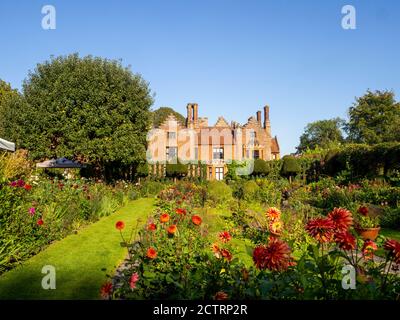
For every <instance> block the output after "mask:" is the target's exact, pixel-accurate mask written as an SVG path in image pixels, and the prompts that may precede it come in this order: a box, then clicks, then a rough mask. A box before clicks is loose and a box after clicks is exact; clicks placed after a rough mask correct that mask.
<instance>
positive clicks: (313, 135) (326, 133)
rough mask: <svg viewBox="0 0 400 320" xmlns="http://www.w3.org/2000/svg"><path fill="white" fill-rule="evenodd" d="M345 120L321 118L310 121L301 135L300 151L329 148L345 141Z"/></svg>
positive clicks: (298, 148) (298, 149)
mask: <svg viewBox="0 0 400 320" xmlns="http://www.w3.org/2000/svg"><path fill="white" fill-rule="evenodd" d="M343 124H344V121H343V120H342V119H340V118H334V119H330V120H319V121H315V122H311V123H309V124H308V125H307V126H306V128H305V130H304V133H303V134H302V135H301V137H300V144H299V146H298V147H297V151H298V153H301V152H304V151H306V150H308V149H311V150H314V149H316V148H322V149H328V148H331V147H332V146H337V145H339V144H340V143H342V142H343V141H344V138H343V134H342V130H341V127H342V126H343Z"/></svg>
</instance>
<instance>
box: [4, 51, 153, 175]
mask: <svg viewBox="0 0 400 320" xmlns="http://www.w3.org/2000/svg"><path fill="white" fill-rule="evenodd" d="M23 94H24V97H25V100H26V103H21V104H19V105H18V106H16V107H15V108H14V112H13V113H14V114H13V116H14V118H13V119H10V123H11V120H12V124H13V126H12V127H11V128H9V129H10V130H9V131H10V132H13V135H14V137H13V138H14V139H15V141H16V142H17V144H18V145H19V146H22V147H25V148H27V149H28V150H29V151H30V156H31V157H32V158H34V159H42V158H53V157H68V158H74V159H78V160H81V161H85V162H89V163H92V164H94V165H95V166H96V167H97V168H100V169H103V168H104V166H106V165H107V164H108V165H111V164H113V165H114V166H117V165H118V164H123V165H125V164H130V163H135V162H136V163H138V162H140V161H142V160H143V159H145V152H146V132H147V131H148V129H149V127H150V121H151V114H150V111H149V108H150V106H151V104H152V103H153V99H152V96H151V94H150V89H149V87H148V84H147V83H146V82H145V81H144V80H143V79H142V77H141V76H140V75H137V74H133V73H132V72H131V70H130V69H128V68H124V67H122V65H121V63H120V62H119V61H114V60H107V59H102V58H96V57H92V56H87V57H84V58H80V57H79V56H78V54H72V55H69V56H65V57H64V56H62V57H57V58H52V59H51V60H50V61H46V62H44V63H42V64H38V65H37V67H36V69H35V70H34V71H33V72H31V73H30V74H29V76H28V78H27V79H26V80H25V81H24V84H23ZM9 116H10V115H9Z"/></svg>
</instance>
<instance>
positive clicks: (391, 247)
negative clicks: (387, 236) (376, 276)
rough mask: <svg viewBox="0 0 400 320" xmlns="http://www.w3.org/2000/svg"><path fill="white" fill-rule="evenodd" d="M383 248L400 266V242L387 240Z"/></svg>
mask: <svg viewBox="0 0 400 320" xmlns="http://www.w3.org/2000/svg"><path fill="white" fill-rule="evenodd" d="M383 248H384V249H385V250H386V251H388V253H389V256H390V257H392V258H393V261H394V262H395V263H396V264H400V242H399V241H396V240H386V242H385V244H384V245H383Z"/></svg>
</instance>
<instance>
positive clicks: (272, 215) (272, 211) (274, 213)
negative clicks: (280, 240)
mask: <svg viewBox="0 0 400 320" xmlns="http://www.w3.org/2000/svg"><path fill="white" fill-rule="evenodd" d="M266 215H267V217H268V218H269V219H271V220H278V219H280V217H281V211H280V210H279V209H278V208H275V207H271V208H268V210H267V212H266Z"/></svg>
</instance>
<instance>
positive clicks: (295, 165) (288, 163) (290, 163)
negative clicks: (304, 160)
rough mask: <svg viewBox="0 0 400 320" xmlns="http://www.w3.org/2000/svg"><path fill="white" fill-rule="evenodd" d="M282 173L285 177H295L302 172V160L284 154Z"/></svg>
mask: <svg viewBox="0 0 400 320" xmlns="http://www.w3.org/2000/svg"><path fill="white" fill-rule="evenodd" d="M282 160H283V165H282V171H281V173H282V175H283V176H284V177H289V178H291V177H295V176H297V175H298V174H299V173H300V172H301V166H300V161H299V160H298V159H297V158H295V157H293V156H284V157H283V158H282Z"/></svg>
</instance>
